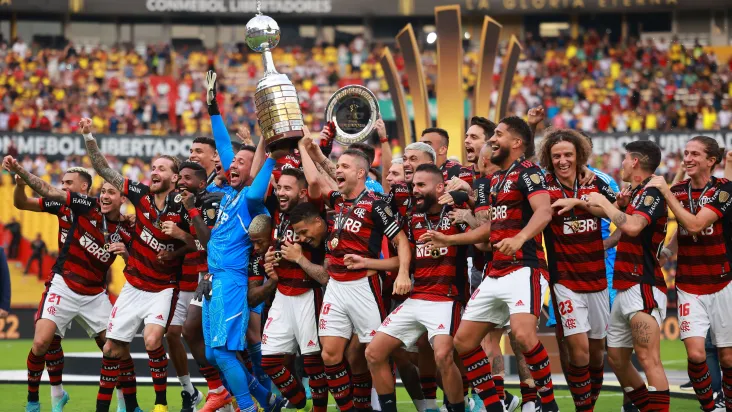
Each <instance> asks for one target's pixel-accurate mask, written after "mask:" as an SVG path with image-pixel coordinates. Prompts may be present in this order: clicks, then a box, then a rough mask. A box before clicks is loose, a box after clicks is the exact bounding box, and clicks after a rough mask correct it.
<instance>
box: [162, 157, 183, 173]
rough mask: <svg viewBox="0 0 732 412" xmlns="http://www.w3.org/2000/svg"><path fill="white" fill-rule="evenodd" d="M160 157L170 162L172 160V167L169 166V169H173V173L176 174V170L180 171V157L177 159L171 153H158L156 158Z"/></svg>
mask: <svg viewBox="0 0 732 412" xmlns="http://www.w3.org/2000/svg"><path fill="white" fill-rule="evenodd" d="M161 158H162V159H168V160H170V161H171V162H173V167H172V168H171V170H172V171H173V173H175V174H178V172H180V159H178V158H177V157H175V156H171V155H160V156H159V157H158V159H161Z"/></svg>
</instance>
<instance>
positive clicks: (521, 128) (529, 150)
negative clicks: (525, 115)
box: [499, 116, 536, 159]
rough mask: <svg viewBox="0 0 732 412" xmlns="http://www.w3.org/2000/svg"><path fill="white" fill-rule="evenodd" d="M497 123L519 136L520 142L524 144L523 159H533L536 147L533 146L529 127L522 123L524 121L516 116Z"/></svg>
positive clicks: (532, 135)
mask: <svg viewBox="0 0 732 412" xmlns="http://www.w3.org/2000/svg"><path fill="white" fill-rule="evenodd" d="M499 123H503V124H505V125H506V126H508V130H510V131H511V133H516V134H518V135H519V137H520V138H521V140H523V142H524V157H526V158H527V159H529V158H531V157H534V155H535V154H536V147H535V146H534V134H533V133H532V132H531V127H529V124H528V123H526V122H525V121H524V119H522V118H520V117H518V116H507V117H504V118H503V119H501V121H500V122H499Z"/></svg>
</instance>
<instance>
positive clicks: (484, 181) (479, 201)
mask: <svg viewBox="0 0 732 412" xmlns="http://www.w3.org/2000/svg"><path fill="white" fill-rule="evenodd" d="M473 176H474V180H473V196H474V197H475V204H474V205H473V210H474V212H475V213H476V214H477V212H480V211H482V210H487V211H489V212H490V210H491V203H490V198H491V196H490V195H491V189H490V188H491V176H490V175H489V176H483V175H481V174H477V173H475V174H474V175H473ZM468 255H469V256H472V257H473V267H475V268H476V269H478V270H480V271H482V272H483V273H486V271H485V266H486V264H488V263H489V262H490V261H491V260H492V259H493V252H483V251H481V250H478V249H477V248H476V247H475V246H472V245H471V246H470V249H468Z"/></svg>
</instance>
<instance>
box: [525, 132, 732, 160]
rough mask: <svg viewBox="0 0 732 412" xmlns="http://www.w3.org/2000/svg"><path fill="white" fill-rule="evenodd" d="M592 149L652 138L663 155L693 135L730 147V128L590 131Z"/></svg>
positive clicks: (607, 149) (608, 149)
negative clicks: (614, 131) (615, 131)
mask: <svg viewBox="0 0 732 412" xmlns="http://www.w3.org/2000/svg"><path fill="white" fill-rule="evenodd" d="M590 135H591V136H592V144H593V151H594V152H595V154H597V155H601V154H603V153H609V152H611V151H613V150H621V151H622V150H623V148H624V147H625V145H626V144H628V143H630V142H633V141H636V140H652V141H653V142H655V143H656V144H658V145H659V146H660V147H661V151H662V152H663V154H664V155H667V154H668V153H674V152H683V151H684V147H685V146H686V142H688V141H689V140H691V138H692V137H694V136H699V135H704V136H709V137H712V138H714V139H715V140H717V142H718V143H719V144H720V146H722V147H725V148H727V149H732V130H689V131H678V132H674V131H671V132H639V133H590ZM537 144H538V142H537Z"/></svg>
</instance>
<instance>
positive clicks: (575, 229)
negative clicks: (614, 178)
mask: <svg viewBox="0 0 732 412" xmlns="http://www.w3.org/2000/svg"><path fill="white" fill-rule="evenodd" d="M545 178H546V186H547V190H548V191H549V195H550V196H551V201H552V203H554V202H556V201H557V200H560V199H566V198H573V197H575V198H578V199H586V198H587V196H588V195H589V194H590V193H600V194H602V195H604V196H605V198H606V199H607V200H609V201H610V203H615V200H616V198H615V193H614V192H613V191H612V189H610V186H609V185H608V184H607V183H605V182H604V181H603V180H602V179H600V178H599V177H597V176H595V179H594V180H593V181H592V182H590V183H589V184H587V185H580V186H578V187H577V193H575V189H574V188H568V187H567V186H564V185H562V183H561V182H559V180H558V179H557V178H556V176H554V175H553V174H551V173H548V174H547V175H546V176H545ZM544 236H545V238H546V241H545V242H544V244H545V246H546V254H547V260H548V265H549V279H550V281H551V283H552V284H556V283H559V284H561V285H563V286H565V287H566V288H567V289H569V290H571V291H574V292H579V293H591V292H600V291H602V290H605V289H607V277H606V275H605V247H604V245H603V243H602V224H601V220H600V218H598V217H596V216H594V215H593V214H592V213H590V212H588V211H587V210H585V209H583V208H579V207H576V208H574V210H573V211H572V213H565V214H564V215H558V214H556V213H555V214H554V215H553V216H552V221H551V223H550V224H549V225H547V227H546V229H544Z"/></svg>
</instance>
